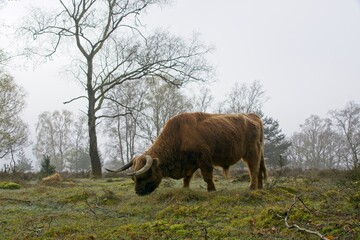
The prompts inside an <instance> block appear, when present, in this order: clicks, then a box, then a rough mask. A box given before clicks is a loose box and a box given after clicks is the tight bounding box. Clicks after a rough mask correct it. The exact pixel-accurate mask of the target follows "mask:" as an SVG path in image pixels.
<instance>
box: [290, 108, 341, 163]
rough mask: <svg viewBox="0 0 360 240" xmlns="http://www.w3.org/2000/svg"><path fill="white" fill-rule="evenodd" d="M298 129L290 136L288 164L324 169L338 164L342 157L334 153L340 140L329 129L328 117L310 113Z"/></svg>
mask: <svg viewBox="0 0 360 240" xmlns="http://www.w3.org/2000/svg"><path fill="white" fill-rule="evenodd" d="M300 129H301V131H300V132H298V133H294V134H293V135H292V137H291V138H290V141H291V142H292V145H291V147H290V149H289V153H288V160H289V163H290V166H293V167H300V168H305V169H308V168H317V169H325V168H334V167H336V166H338V165H339V164H340V161H341V160H342V159H341V158H339V156H340V155H337V154H336V147H337V146H339V145H340V143H341V141H338V140H339V137H338V135H337V134H336V132H334V131H333V130H332V129H331V122H330V120H329V119H323V118H320V117H319V116H317V115H312V116H310V117H309V118H307V119H306V120H305V122H304V124H302V125H301V126H300Z"/></svg>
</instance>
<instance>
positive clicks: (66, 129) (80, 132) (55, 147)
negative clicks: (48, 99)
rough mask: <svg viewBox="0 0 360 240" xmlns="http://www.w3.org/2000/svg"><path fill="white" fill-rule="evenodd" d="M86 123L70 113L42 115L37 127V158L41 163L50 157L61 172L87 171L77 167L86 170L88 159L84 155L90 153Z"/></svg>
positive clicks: (55, 112) (35, 152)
mask: <svg viewBox="0 0 360 240" xmlns="http://www.w3.org/2000/svg"><path fill="white" fill-rule="evenodd" d="M85 123H86V119H85V118H84V117H78V118H77V117H74V116H73V113H71V112H70V111H67V110H63V111H61V112H60V111H54V112H52V113H50V112H44V113H42V114H40V116H39V121H38V123H37V125H36V143H35V145H34V148H33V152H34V155H35V156H36V157H37V159H41V158H43V156H49V157H50V159H51V161H52V164H53V165H54V166H56V169H57V171H63V170H64V169H66V168H67V169H69V170H73V171H80V170H87V169H83V168H82V169H80V168H78V167H77V166H79V165H81V166H86V164H84V163H81V160H84V159H85V158H84V157H83V154H84V153H88V151H87V149H88V144H87V142H88V137H87V134H86V131H85V128H84V127H85ZM88 160H89V159H88Z"/></svg>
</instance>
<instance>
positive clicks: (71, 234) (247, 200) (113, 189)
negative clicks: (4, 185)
mask: <svg viewBox="0 0 360 240" xmlns="http://www.w3.org/2000/svg"><path fill="white" fill-rule="evenodd" d="M270 182H271V179H270ZM181 184H182V183H181V181H175V180H164V181H163V182H162V184H161V185H160V188H159V189H157V190H156V191H155V192H154V193H152V194H151V195H148V196H144V197H139V196H137V195H136V194H135V193H134V185H133V182H132V180H131V179H127V178H113V179H98V180H92V179H80V180H78V179H76V180H75V179H74V180H72V179H67V180H65V181H63V182H61V183H58V184H51V185H46V184H41V183H36V182H35V183H31V184H29V183H28V184H26V186H25V185H24V186H23V187H22V188H20V189H14V190H13V189H12V190H10V189H0V239H320V237H319V236H318V235H316V234H312V233H307V232H304V231H299V230H298V229H297V228H296V227H293V228H289V226H290V227H291V226H293V225H294V224H296V225H297V226H299V227H301V228H304V229H306V230H310V231H314V232H316V233H319V234H320V235H322V236H323V237H326V238H328V239H360V182H359V181H356V180H351V179H346V180H345V179H343V180H339V179H337V180H334V179H333V178H332V177H331V176H330V177H314V178H311V177H286V178H285V177H282V178H279V179H277V181H276V184H273V185H272V186H271V187H270V188H265V189H264V190H257V191H249V190H248V183H246V182H239V181H233V180H232V179H231V178H230V179H229V180H226V179H223V178H222V177H217V180H216V182H215V184H216V187H217V191H216V192H210V193H208V192H207V191H206V190H205V189H206V185H205V183H204V182H203V180H202V179H200V178H199V179H193V181H192V182H191V185H190V189H183V188H181ZM285 218H286V222H285ZM286 223H287V224H288V226H286Z"/></svg>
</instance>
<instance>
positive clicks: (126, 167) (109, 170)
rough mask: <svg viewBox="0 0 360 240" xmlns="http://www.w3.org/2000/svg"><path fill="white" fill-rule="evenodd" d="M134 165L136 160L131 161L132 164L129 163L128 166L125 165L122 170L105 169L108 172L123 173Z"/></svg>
mask: <svg viewBox="0 0 360 240" xmlns="http://www.w3.org/2000/svg"><path fill="white" fill-rule="evenodd" d="M133 163H134V160H131V161H130V162H128V163H127V164H125V165H124V166H122V167H121V168H119V169H117V170H111V169H107V168H105V169H106V171H108V172H122V171H124V170H126V169H128V168H130V167H131V166H132V165H133Z"/></svg>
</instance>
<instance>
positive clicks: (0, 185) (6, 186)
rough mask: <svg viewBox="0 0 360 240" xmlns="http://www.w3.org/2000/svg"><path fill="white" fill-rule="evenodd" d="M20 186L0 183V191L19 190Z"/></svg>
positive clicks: (12, 183)
mask: <svg viewBox="0 0 360 240" xmlns="http://www.w3.org/2000/svg"><path fill="white" fill-rule="evenodd" d="M20 188H21V185H19V184H17V183H14V182H0V189H8V190H14V189H20Z"/></svg>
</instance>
